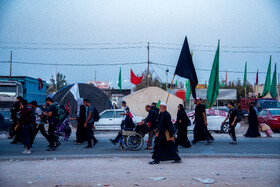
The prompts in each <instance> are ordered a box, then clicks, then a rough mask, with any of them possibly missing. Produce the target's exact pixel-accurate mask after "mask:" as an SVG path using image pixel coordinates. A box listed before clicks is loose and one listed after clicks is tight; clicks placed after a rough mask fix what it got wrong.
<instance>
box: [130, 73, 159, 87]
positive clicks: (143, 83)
mask: <svg viewBox="0 0 280 187" xmlns="http://www.w3.org/2000/svg"><path fill="white" fill-rule="evenodd" d="M147 74H148V71H147V70H145V71H144V72H143V79H142V81H141V83H140V84H137V85H135V87H134V91H137V90H141V89H143V88H146V87H147ZM137 76H139V75H137ZM148 81H149V86H157V87H161V82H160V80H159V79H158V78H157V77H153V74H152V72H150V74H149V76H148Z"/></svg>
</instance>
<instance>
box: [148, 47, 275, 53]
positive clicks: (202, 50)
mask: <svg viewBox="0 0 280 187" xmlns="http://www.w3.org/2000/svg"><path fill="white" fill-rule="evenodd" d="M151 48H153V49H167V50H181V48H174V47H154V46H151ZM192 51H200V52H216V50H214V49H213V50H211V49H192ZM220 52H223V53H254V54H263V53H269V54H271V53H280V51H232V50H220Z"/></svg>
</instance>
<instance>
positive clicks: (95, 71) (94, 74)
mask: <svg viewBox="0 0 280 187" xmlns="http://www.w3.org/2000/svg"><path fill="white" fill-rule="evenodd" d="M94 82H95V84H96V71H95V73H94Z"/></svg>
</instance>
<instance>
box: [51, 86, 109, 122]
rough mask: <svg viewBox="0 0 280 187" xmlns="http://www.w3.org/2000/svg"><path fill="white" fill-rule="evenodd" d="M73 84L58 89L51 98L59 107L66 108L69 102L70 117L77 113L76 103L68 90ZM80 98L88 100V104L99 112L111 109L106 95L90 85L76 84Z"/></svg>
mask: <svg viewBox="0 0 280 187" xmlns="http://www.w3.org/2000/svg"><path fill="white" fill-rule="evenodd" d="M73 85H74V84H71V85H68V86H66V87H64V88H62V89H60V90H59V91H58V92H56V94H55V95H54V96H53V100H54V101H57V102H58V103H59V104H60V105H63V106H66V105H67V104H68V102H69V105H70V114H71V116H72V117H73V116H75V115H76V112H77V101H76V100H75V99H74V96H73V94H72V93H71V92H69V89H70V88H71V87H72V86H73ZM78 87H79V92H80V97H82V98H84V99H88V100H89V101H90V103H91V104H92V105H93V106H94V107H95V108H96V109H97V110H98V111H99V113H100V112H102V111H104V110H106V109H110V108H111V101H110V99H109V98H108V97H107V95H106V94H105V93H104V92H103V91H102V90H100V89H99V88H97V87H95V86H94V85H92V84H84V83H78Z"/></svg>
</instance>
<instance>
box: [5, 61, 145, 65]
mask: <svg viewBox="0 0 280 187" xmlns="http://www.w3.org/2000/svg"><path fill="white" fill-rule="evenodd" d="M0 63H10V61H0ZM13 63H14V64H30V65H44V66H54V65H58V66H118V65H137V64H146V63H147V62H134V63H132V62H127V63H112V64H71V63H68V64H63V63H41V62H19V61H13Z"/></svg>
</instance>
